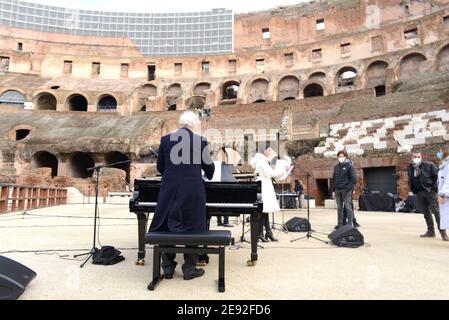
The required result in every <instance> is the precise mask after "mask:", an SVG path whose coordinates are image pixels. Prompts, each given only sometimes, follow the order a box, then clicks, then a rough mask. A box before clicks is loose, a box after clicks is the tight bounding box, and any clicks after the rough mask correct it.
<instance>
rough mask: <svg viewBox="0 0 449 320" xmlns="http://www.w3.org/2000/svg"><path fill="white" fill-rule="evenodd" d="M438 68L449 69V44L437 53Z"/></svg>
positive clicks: (442, 70) (441, 69)
mask: <svg viewBox="0 0 449 320" xmlns="http://www.w3.org/2000/svg"><path fill="white" fill-rule="evenodd" d="M437 70H438V71H441V72H445V71H449V46H445V47H444V48H443V49H441V51H440V52H439V53H438V55H437Z"/></svg>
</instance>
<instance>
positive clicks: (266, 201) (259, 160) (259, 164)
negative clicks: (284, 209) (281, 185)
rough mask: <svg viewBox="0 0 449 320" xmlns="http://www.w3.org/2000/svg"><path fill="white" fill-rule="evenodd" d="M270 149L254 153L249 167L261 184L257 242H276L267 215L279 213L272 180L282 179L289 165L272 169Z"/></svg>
mask: <svg viewBox="0 0 449 320" xmlns="http://www.w3.org/2000/svg"><path fill="white" fill-rule="evenodd" d="M270 151H271V149H270V148H267V149H265V151H264V154H262V153H256V155H255V156H254V158H253V159H251V166H252V167H253V168H254V169H255V173H257V174H258V178H257V180H259V181H261V183H262V202H263V214H262V218H261V223H260V229H259V240H260V241H263V242H268V241H269V240H268V239H270V240H271V241H278V240H277V239H276V238H275V237H274V235H273V232H272V231H271V228H270V221H269V216H268V214H269V213H272V212H279V211H280V208H279V203H278V200H277V198H276V193H275V192H274V187H273V182H272V178H280V177H282V176H283V175H284V174H285V173H286V171H287V170H288V168H289V165H288V166H286V167H285V168H284V167H281V168H278V169H276V170H275V169H273V168H272V167H271V166H270V163H269V161H268V156H269V154H270ZM263 227H265V232H266V233H265V236H264V234H263Z"/></svg>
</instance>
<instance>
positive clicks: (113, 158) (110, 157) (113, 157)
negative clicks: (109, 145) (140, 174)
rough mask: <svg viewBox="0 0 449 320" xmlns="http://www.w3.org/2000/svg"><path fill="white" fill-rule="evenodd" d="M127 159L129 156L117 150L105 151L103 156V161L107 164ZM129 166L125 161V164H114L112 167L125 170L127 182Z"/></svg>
mask: <svg viewBox="0 0 449 320" xmlns="http://www.w3.org/2000/svg"><path fill="white" fill-rule="evenodd" d="M128 160H129V158H128V157H127V156H126V155H124V154H123V153H121V152H118V151H113V152H109V153H106V155H105V156H104V162H105V163H106V164H107V165H111V164H113V163H116V162H122V161H128ZM130 167H131V166H130V164H129V163H125V164H118V165H115V166H113V167H112V168H116V169H120V170H123V171H125V172H126V182H127V183H129V182H130Z"/></svg>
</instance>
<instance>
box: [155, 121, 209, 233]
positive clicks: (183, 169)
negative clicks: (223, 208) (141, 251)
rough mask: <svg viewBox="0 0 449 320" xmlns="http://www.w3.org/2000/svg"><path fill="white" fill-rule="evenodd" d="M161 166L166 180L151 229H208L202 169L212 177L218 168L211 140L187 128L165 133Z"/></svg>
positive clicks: (192, 230) (159, 169)
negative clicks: (211, 153) (213, 157)
mask: <svg viewBox="0 0 449 320" xmlns="http://www.w3.org/2000/svg"><path fill="white" fill-rule="evenodd" d="M157 169H158V171H159V172H160V173H161V174H162V183H161V189H160V192H159V196H158V201H157V206H156V209H155V212H154V217H153V220H152V222H151V225H150V231H171V232H198V231H205V230H206V191H205V187H204V180H203V178H202V174H201V170H203V171H204V173H205V175H206V177H207V178H208V179H212V176H213V175H214V171H215V166H214V163H213V161H212V159H211V157H210V152H209V148H208V146H207V140H206V139H205V138H204V137H202V136H199V135H196V134H194V133H193V132H192V131H190V130H189V129H186V128H181V129H179V130H177V131H176V132H174V133H172V134H169V135H166V136H163V137H162V138H161V143H160V145H159V152H158V158H157Z"/></svg>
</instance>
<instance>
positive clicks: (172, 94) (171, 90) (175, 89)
mask: <svg viewBox="0 0 449 320" xmlns="http://www.w3.org/2000/svg"><path fill="white" fill-rule="evenodd" d="M181 96H182V88H181V85H180V84H177V83H175V84H172V85H171V86H169V87H168V88H167V98H166V108H167V110H176V108H177V103H178V99H179V98H180V97H181Z"/></svg>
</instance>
